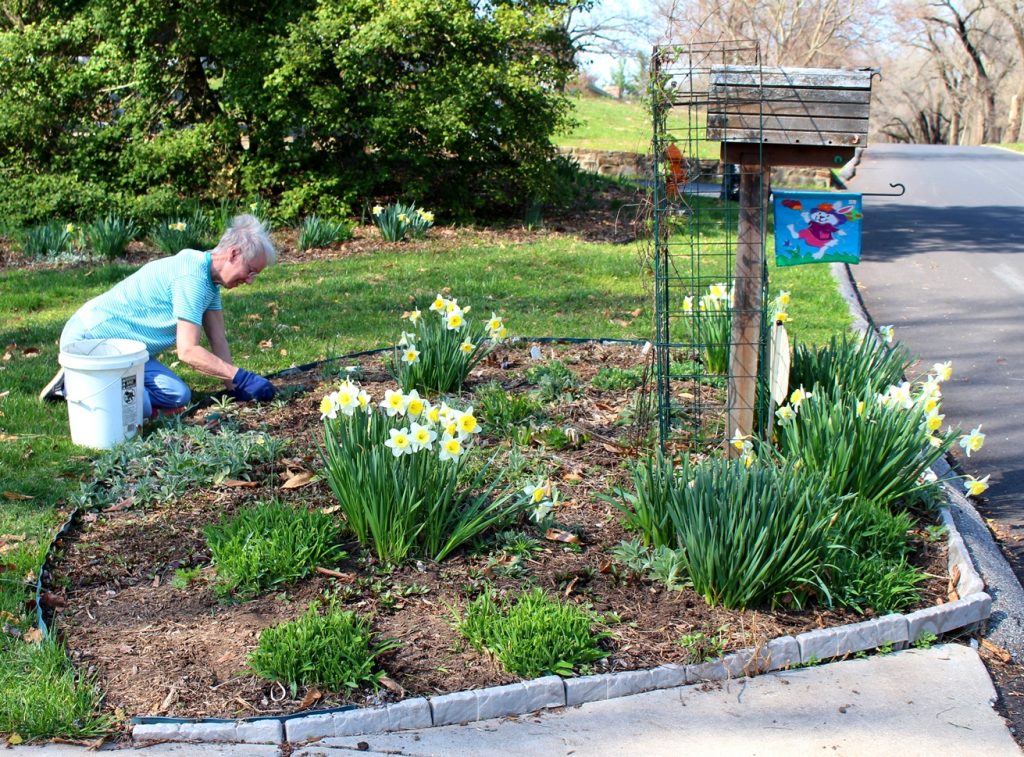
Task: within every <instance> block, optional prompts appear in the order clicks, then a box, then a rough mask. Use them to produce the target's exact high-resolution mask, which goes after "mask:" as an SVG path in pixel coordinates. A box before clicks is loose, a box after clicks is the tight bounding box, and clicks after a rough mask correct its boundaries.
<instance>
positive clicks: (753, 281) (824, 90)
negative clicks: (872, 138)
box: [707, 65, 875, 452]
mask: <svg viewBox="0 0 1024 757" xmlns="http://www.w3.org/2000/svg"><path fill="white" fill-rule="evenodd" d="M874 73H875V72H874V71H873V70H872V69H860V70H847V69H821V68H780V67H770V66H725V65H722V66H712V67H711V69H710V71H709V76H710V89H709V92H708V101H707V139H708V140H709V141H718V142H721V157H722V161H723V162H728V163H738V164H739V165H740V166H741V169H740V198H739V205H740V216H739V228H738V235H739V239H738V244H737V248H736V274H735V283H734V288H733V291H734V304H733V320H732V336H731V342H732V350H731V356H730V366H729V393H728V400H727V405H728V408H727V409H728V423H729V427H728V432H729V434H732V433H739V434H742V435H748V434H751V433H752V432H753V426H754V404H755V401H756V388H757V374H758V358H759V355H760V353H761V349H760V347H761V345H760V339H761V306H762V303H761V288H762V283H761V271H762V269H763V261H764V249H763V242H762V238H761V229H762V228H763V220H764V214H765V213H766V204H767V197H768V193H769V189H770V186H769V184H770V177H771V169H772V167H773V166H808V167H817V168H838V167H839V166H842V165H843V164H845V163H846V162H848V161H849V160H851V159H852V158H853V155H854V151H855V150H856V149H857V148H858V147H866V146H867V141H868V115H869V110H870V105H871V78H872V76H873V74H874ZM729 449H730V450H731V451H733V452H735V450H734V448H733V447H732V445H729Z"/></svg>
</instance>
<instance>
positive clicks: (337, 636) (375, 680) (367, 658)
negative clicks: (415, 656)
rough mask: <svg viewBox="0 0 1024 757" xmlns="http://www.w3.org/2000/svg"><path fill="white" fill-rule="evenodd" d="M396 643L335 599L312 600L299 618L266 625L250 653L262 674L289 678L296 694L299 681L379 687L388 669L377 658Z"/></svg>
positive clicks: (341, 687) (343, 687)
mask: <svg viewBox="0 0 1024 757" xmlns="http://www.w3.org/2000/svg"><path fill="white" fill-rule="evenodd" d="M398 646H399V643H398V640H397V639H381V640H375V639H374V636H373V633H372V631H371V630H370V624H369V622H368V621H367V620H365V619H364V618H360V617H359V616H358V615H356V614H355V613H354V612H351V611H346V610H342V609H340V608H339V607H338V604H337V601H336V600H334V599H331V600H330V601H328V602H326V603H323V604H321V603H318V602H314V603H313V604H311V605H310V606H309V609H308V610H306V613H305V614H304V615H302V616H301V617H299V618H297V619H296V620H293V621H290V622H288V623H281V624H280V625H276V626H272V627H270V628H267V629H265V630H264V631H263V632H262V633H261V634H260V641H259V644H258V645H257V647H256V649H255V650H253V651H252V653H251V654H250V655H249V667H250V669H251V670H252V671H253V673H255V674H256V675H258V676H259V677H261V678H266V679H267V680H270V681H280V682H281V683H283V684H285V685H286V686H287V687H288V689H289V691H290V693H291V695H292V697H295V696H296V695H297V693H298V689H299V687H300V686H319V687H322V688H325V689H329V690H330V691H347V692H351V691H355V690H356V689H359V688H363V687H367V688H371V689H373V690H377V689H379V688H380V679H381V678H382V677H383V675H384V673H383V671H381V670H378V669H377V658H378V657H380V656H381V655H382V654H384V653H386V652H390V651H391V650H393V649H396V648H397V647H398Z"/></svg>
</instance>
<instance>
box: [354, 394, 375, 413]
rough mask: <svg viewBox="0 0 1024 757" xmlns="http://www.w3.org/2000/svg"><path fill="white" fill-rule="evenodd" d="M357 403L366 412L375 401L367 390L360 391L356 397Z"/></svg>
mask: <svg viewBox="0 0 1024 757" xmlns="http://www.w3.org/2000/svg"><path fill="white" fill-rule="evenodd" d="M356 402H358V403H359V407H360V408H361V409H363V410H365V409H366V408H368V407H369V406H370V403H371V402H373V399H372V398H371V397H370V395H369V394H368V393H367V392H366V391H365V390H363V389H360V390H359V394H357V395H356Z"/></svg>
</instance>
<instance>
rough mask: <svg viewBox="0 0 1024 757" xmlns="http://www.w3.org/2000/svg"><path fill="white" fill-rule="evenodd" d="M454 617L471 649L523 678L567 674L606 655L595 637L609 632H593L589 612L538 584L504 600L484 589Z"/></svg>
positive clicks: (606, 634) (592, 621)
mask: <svg viewBox="0 0 1024 757" xmlns="http://www.w3.org/2000/svg"><path fill="white" fill-rule="evenodd" d="M455 622H456V625H457V626H458V629H459V632H460V633H461V634H462V635H463V636H465V637H466V639H467V640H468V641H469V643H470V644H472V645H473V647H474V648H476V649H478V650H480V651H484V650H486V651H488V652H490V653H491V654H493V655H494V656H495V657H496V658H498V660H499V661H500V662H501V664H502V667H504V668H505V670H507V671H508V672H510V673H515V674H516V675H520V676H523V677H524V678H537V677H538V676H542V675H550V674H555V675H561V676H569V675H572V673H573V672H574V671H576V670H579V669H581V668H585V667H586V666H588V665H591V664H593V663H595V662H597V661H598V660H600V659H603V658H604V657H607V655H608V653H607V652H606V651H604V650H602V649H601V647H600V642H601V640H602V639H605V638H608V637H609V636H610V635H611V634H609V633H608V632H606V631H601V632H594V631H593V630H592V627H593V626H594V625H595V619H594V617H593V616H592V615H591V614H590V613H589V612H587V611H586V610H584V609H582V608H580V607H578V606H576V605H574V604H570V603H567V602H563V601H560V600H558V599H553V598H552V597H550V596H548V595H547V594H545V593H544V591H543V590H542V589H534V590H533V591H531V592H528V593H525V594H521V595H519V596H517V597H506V598H504V599H495V598H494V597H493V596H492V594H491V593H490V592H484V593H482V594H481V595H480V596H479V597H477V598H476V599H475V600H473V601H472V602H471V603H470V604H469V605H468V606H467V607H466V609H465V612H464V613H463V614H462V615H461V616H460V615H458V614H457V613H456V614H455Z"/></svg>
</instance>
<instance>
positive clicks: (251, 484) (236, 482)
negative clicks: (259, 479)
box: [220, 478, 259, 489]
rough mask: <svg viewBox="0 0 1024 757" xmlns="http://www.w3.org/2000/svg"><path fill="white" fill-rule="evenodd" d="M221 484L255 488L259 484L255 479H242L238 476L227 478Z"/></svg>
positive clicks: (234, 487)
mask: <svg viewBox="0 0 1024 757" xmlns="http://www.w3.org/2000/svg"><path fill="white" fill-rule="evenodd" d="M220 485H221V486H228V487H231V488H233V489H255V488H256V487H257V486H259V484H258V483H256V482H255V481H241V480H240V479H237V478H225V479H224V480H223V481H221V482H220Z"/></svg>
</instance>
